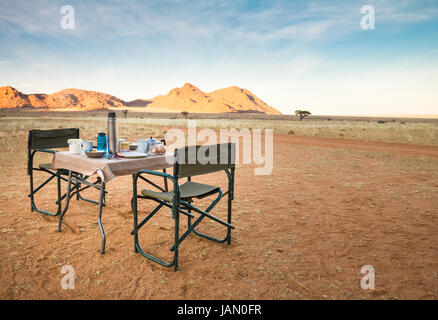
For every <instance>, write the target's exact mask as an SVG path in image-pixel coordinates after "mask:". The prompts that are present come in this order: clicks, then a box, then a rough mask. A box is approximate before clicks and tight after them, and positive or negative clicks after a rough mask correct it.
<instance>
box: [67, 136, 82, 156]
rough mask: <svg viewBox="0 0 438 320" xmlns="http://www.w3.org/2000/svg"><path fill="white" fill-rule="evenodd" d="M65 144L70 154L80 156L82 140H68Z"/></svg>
mask: <svg viewBox="0 0 438 320" xmlns="http://www.w3.org/2000/svg"><path fill="white" fill-rule="evenodd" d="M67 143H68V150H69V151H70V153H71V154H81V145H82V139H68V141H67Z"/></svg>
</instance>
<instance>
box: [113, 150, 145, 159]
mask: <svg viewBox="0 0 438 320" xmlns="http://www.w3.org/2000/svg"><path fill="white" fill-rule="evenodd" d="M118 155H119V156H121V157H122V158H128V159H136V158H146V157H147V156H148V155H147V154H146V153H142V152H134V151H130V152H119V153H118Z"/></svg>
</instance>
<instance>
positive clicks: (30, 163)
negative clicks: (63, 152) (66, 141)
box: [27, 148, 56, 175]
mask: <svg viewBox="0 0 438 320" xmlns="http://www.w3.org/2000/svg"><path fill="white" fill-rule="evenodd" d="M28 152H29V153H28V158H27V174H28V175H30V174H31V173H32V170H33V157H34V155H35V153H37V152H44V153H50V154H55V153H56V152H55V151H53V150H48V149H38V148H36V149H29V151H28Z"/></svg>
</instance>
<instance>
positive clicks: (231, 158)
mask: <svg viewBox="0 0 438 320" xmlns="http://www.w3.org/2000/svg"><path fill="white" fill-rule="evenodd" d="M235 150H236V148H235V144H234V143H225V144H217V145H210V146H189V147H183V148H180V149H176V150H175V164H174V167H173V176H172V175H170V174H168V173H164V172H158V171H152V170H140V171H139V172H137V173H136V174H134V175H133V199H132V207H133V213H134V230H133V231H132V232H131V234H133V235H134V252H136V253H138V252H140V254H141V255H142V256H144V257H146V258H148V259H150V260H152V261H154V262H157V263H159V264H160V265H162V266H165V267H171V266H174V269H175V271H176V270H177V269H178V247H179V244H180V243H181V242H182V241H183V240H184V239H185V238H186V237H187V236H188V235H189V234H190V233H192V232H193V233H194V234H195V235H197V236H200V237H202V238H205V239H208V240H211V241H214V242H218V243H224V242H227V244H230V243H231V229H234V226H233V225H232V224H231V207H232V200H233V197H234V170H235ZM200 154H202V155H204V156H203V157H200V156H199V155H200ZM206 160H207V161H206ZM222 170H223V171H225V172H226V174H227V177H228V190H227V191H226V192H225V193H222V190H221V188H220V187H217V186H211V185H207V184H202V183H197V182H193V181H192V179H191V177H192V176H198V175H204V174H208V173H213V172H217V171H222ZM142 174H150V175H155V176H160V177H165V178H167V179H169V180H170V181H171V182H173V191H167V190H163V189H162V188H160V187H158V189H160V190H159V191H153V190H149V189H144V190H142V191H141V194H137V180H138V178H139V177H141V175H142ZM180 178H187V182H185V183H184V184H181V185H179V184H178V180H179V179H180ZM215 194H217V197H216V198H215V199H214V200H213V202H212V203H211V204H210V205H209V206H208V207H207V209H205V210H202V209H199V208H198V207H196V206H194V205H193V204H192V203H193V199H194V198H196V199H202V198H205V197H208V196H211V195H215ZM227 194H228V216H227V221H223V220H221V219H219V218H217V217H215V216H213V215H212V214H211V213H210V211H211V210H212V209H213V208H214V207H215V206H216V204H217V203H218V202H219V201H220V200H221V199H222V198H223V197H224V196H225V195H227ZM139 198H141V199H150V200H154V201H155V202H157V203H158V206H157V207H156V208H155V209H154V210H152V212H151V213H150V214H149V215H148V216H146V218H144V219H143V220H142V221H141V222H140V223H138V212H137V210H138V206H137V205H138V199H139ZM163 206H164V207H168V208H171V209H172V218H173V219H174V221H175V230H174V233H175V234H174V243H173V246H172V247H171V248H170V250H171V251H173V260H172V261H171V262H165V261H164V260H161V259H159V258H157V257H155V256H153V255H151V254H149V253H146V252H144V251H143V249H142V248H141V246H140V244H139V242H138V231H139V229H140V228H141V227H143V226H144V225H145V224H146V223H147V222H148V221H149V220H150V219H151V218H152V217H153V216H154V215H155V214H156V213H157V212H158V211H159V210H160V209H161V208H162V207H163ZM192 211H194V212H196V213H198V214H200V216H199V217H198V218H197V219H196V220H195V221H194V222H193V223H192V219H194V218H195V216H194V215H193V214H192ZM180 213H182V214H183V215H185V216H187V230H186V231H185V232H184V233H183V234H182V235H181V237H180V236H179V214H180ZM204 218H209V219H212V220H213V221H215V222H217V223H219V224H221V225H223V226H225V227H226V229H227V233H226V236H225V238H223V239H218V238H215V237H212V236H210V235H206V234H203V233H200V232H198V231H197V230H196V229H195V228H196V227H197V226H198V225H199V223H200V222H201V221H202V220H203V219H204Z"/></svg>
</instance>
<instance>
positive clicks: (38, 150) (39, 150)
mask: <svg viewBox="0 0 438 320" xmlns="http://www.w3.org/2000/svg"><path fill="white" fill-rule="evenodd" d="M32 150H33V153H35V152H45V153H51V154H55V153H56V152H55V151H53V150H48V149H32Z"/></svg>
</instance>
